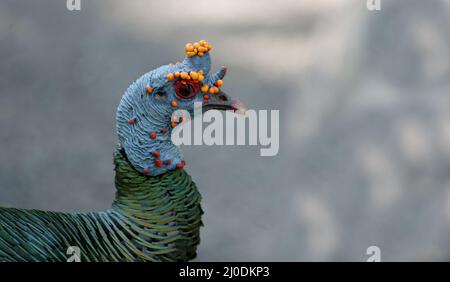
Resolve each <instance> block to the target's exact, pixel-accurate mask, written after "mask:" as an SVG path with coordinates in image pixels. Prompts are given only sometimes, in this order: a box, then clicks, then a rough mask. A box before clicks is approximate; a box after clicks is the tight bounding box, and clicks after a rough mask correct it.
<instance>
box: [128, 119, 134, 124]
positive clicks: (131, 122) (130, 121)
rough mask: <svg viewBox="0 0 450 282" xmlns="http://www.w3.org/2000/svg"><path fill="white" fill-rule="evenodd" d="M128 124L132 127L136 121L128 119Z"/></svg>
mask: <svg viewBox="0 0 450 282" xmlns="http://www.w3.org/2000/svg"><path fill="white" fill-rule="evenodd" d="M128 123H129V124H131V125H133V124H135V123H136V119H135V118H132V119H130V120H129V121H128Z"/></svg>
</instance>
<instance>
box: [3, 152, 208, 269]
mask: <svg viewBox="0 0 450 282" xmlns="http://www.w3.org/2000/svg"><path fill="white" fill-rule="evenodd" d="M114 163H115V170H116V177H115V185H116V189H117V192H116V199H115V201H114V203H113V205H112V207H111V209H108V210H106V211H101V212H90V213H60V212H48V211H39V210H25V209H14V208H0V261H66V260H67V258H68V257H69V255H67V254H66V251H67V249H68V247H69V246H77V247H79V248H80V251H81V253H80V254H81V256H80V259H81V261H89V262H91V261H92V262H100V261H155V262H156V261H187V260H191V259H193V258H195V256H196V248H197V245H198V244H199V242H200V236H199V229H200V226H201V225H202V222H201V215H202V214H203V211H202V209H201V207H200V200H201V196H200V193H199V192H198V190H197V187H196V185H195V183H194V182H193V181H192V179H191V177H190V176H189V175H188V174H187V173H186V171H185V170H183V169H181V170H175V171H170V172H167V173H164V174H161V175H158V176H144V175H142V174H141V173H139V172H137V171H136V170H135V169H134V168H133V167H132V165H131V164H130V163H129V161H128V160H127V158H126V156H125V154H124V153H123V150H117V151H116V152H115V154H114Z"/></svg>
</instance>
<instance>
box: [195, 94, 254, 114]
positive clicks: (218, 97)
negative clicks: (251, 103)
mask: <svg viewBox="0 0 450 282" xmlns="http://www.w3.org/2000/svg"><path fill="white" fill-rule="evenodd" d="M202 109H203V112H206V111H208V110H212V109H216V110H223V111H226V110H232V111H234V112H237V113H239V114H245V112H246V111H247V108H246V107H245V105H244V103H242V102H241V101H239V100H237V99H232V98H231V97H230V96H228V94H226V93H225V92H223V91H222V90H220V91H219V93H217V94H213V95H211V97H210V99H208V100H207V101H205V102H204V103H203V107H202Z"/></svg>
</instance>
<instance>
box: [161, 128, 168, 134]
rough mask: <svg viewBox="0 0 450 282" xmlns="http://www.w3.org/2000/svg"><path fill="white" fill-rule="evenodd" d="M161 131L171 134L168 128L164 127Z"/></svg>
mask: <svg viewBox="0 0 450 282" xmlns="http://www.w3.org/2000/svg"><path fill="white" fill-rule="evenodd" d="M161 131H162V133H164V134H166V133H167V132H169V129H168V128H167V127H163V128H162V129H161Z"/></svg>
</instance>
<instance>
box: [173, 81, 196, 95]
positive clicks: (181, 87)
mask: <svg viewBox="0 0 450 282" xmlns="http://www.w3.org/2000/svg"><path fill="white" fill-rule="evenodd" d="M197 92H198V84H197V83H195V82H192V81H190V80H177V81H176V82H175V93H176V94H177V96H178V98H180V99H191V98H192V97H194V96H195V95H196V94H197Z"/></svg>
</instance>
